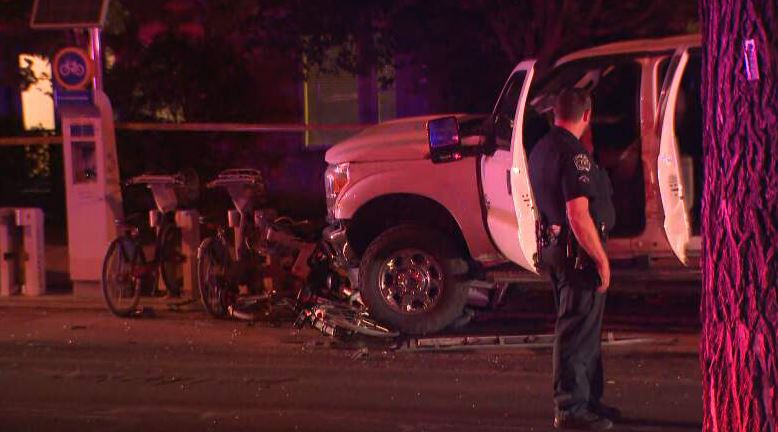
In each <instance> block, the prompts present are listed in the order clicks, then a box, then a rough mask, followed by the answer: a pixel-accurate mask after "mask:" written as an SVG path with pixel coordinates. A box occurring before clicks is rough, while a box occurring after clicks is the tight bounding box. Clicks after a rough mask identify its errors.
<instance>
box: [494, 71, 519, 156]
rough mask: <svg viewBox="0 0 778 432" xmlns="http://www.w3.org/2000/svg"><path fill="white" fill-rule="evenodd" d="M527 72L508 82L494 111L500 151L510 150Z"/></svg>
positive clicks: (496, 135)
mask: <svg viewBox="0 0 778 432" xmlns="http://www.w3.org/2000/svg"><path fill="white" fill-rule="evenodd" d="M526 76H527V73H526V72H525V71H520V72H516V73H515V74H513V76H511V78H510V79H509V80H508V83H507V84H506V85H505V90H504V91H503V93H502V95H500V99H499V101H498V102H497V106H496V107H495V109H494V118H493V119H492V121H493V122H494V129H493V131H494V132H493V133H494V141H495V145H496V147H497V148H498V149H501V150H510V149H511V137H512V136H513V120H514V118H515V117H516V108H517V105H518V103H519V97H520V96H521V89H522V87H523V86H524V79H525V77H526Z"/></svg>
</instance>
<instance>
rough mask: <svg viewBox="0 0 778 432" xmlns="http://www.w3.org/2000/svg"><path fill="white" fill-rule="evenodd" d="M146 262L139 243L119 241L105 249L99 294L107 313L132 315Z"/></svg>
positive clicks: (137, 299) (136, 304)
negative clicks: (108, 311) (100, 293)
mask: <svg viewBox="0 0 778 432" xmlns="http://www.w3.org/2000/svg"><path fill="white" fill-rule="evenodd" d="M145 266H146V259H145V257H144V256H143V250H142V248H141V247H140V245H139V244H138V243H136V242H135V241H134V240H132V239H129V238H127V237H118V238H116V239H114V240H113V241H112V242H111V244H110V245H109V246H108V251H107V252H106V253H105V258H104V259H103V273H102V290H103V298H104V299H105V304H106V306H108V309H109V310H110V311H111V312H112V313H113V314H114V315H116V316H119V317H127V316H129V315H130V314H132V313H133V312H135V310H136V308H137V306H138V301H139V300H140V291H141V285H142V281H143V273H144V267H145Z"/></svg>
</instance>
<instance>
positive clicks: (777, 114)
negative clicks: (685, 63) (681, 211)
mask: <svg viewBox="0 0 778 432" xmlns="http://www.w3.org/2000/svg"><path fill="white" fill-rule="evenodd" d="M700 18H701V19H700V21H701V24H702V33H703V35H702V37H703V70H702V77H703V78H702V103H703V113H704V114H703V115H704V122H703V130H704V132H703V143H704V152H705V174H706V180H705V187H704V192H703V193H704V195H703V205H702V216H703V221H702V230H703V256H702V271H703V292H702V304H701V307H700V309H701V318H702V323H703V329H702V340H701V346H700V351H701V366H702V375H703V398H704V400H703V406H704V422H703V426H704V430H706V431H743V432H751V431H759V432H762V431H776V430H778V429H777V428H778V419H777V417H778V383H777V381H778V340H777V337H776V335H777V334H778V299H777V298H776V291H777V290H778V288H777V287H778V260H776V253H778V83H776V74H778V54H777V53H778V2H776V1H775V0H702V1H701V5H700ZM749 39H753V40H754V42H755V43H756V50H757V54H758V63H759V73H760V77H759V79H758V80H748V79H747V76H746V71H745V62H744V49H743V48H744V43H745V41H746V40H749Z"/></svg>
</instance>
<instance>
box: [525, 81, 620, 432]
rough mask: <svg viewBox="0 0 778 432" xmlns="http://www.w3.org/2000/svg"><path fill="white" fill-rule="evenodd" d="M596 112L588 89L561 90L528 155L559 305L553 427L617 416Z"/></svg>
mask: <svg viewBox="0 0 778 432" xmlns="http://www.w3.org/2000/svg"><path fill="white" fill-rule="evenodd" d="M590 118H591V98H590V96H589V94H588V93H587V92H586V91H584V90H581V89H567V90H564V91H562V92H561V93H560V94H559V95H558V97H557V101H556V104H555V105H554V126H553V127H552V128H551V130H550V131H549V132H548V134H546V135H545V136H544V137H543V138H541V139H540V141H538V143H537V144H536V145H535V147H534V149H533V150H532V153H531V155H530V159H529V174H530V181H531V183H532V189H533V190H534V192H535V199H536V202H537V206H538V208H539V210H540V216H541V225H540V230H539V233H538V238H539V243H540V244H539V247H540V249H539V250H540V251H541V261H542V265H543V267H544V269H545V270H546V271H547V273H548V275H549V277H550V279H551V284H552V285H553V290H554V302H555V304H556V310H557V318H556V329H555V341H554V373H553V374H554V404H555V410H554V411H555V415H554V427H556V428H561V429H584V430H605V429H610V428H611V427H613V420H614V419H615V418H617V417H618V416H619V412H618V410H617V409H615V408H612V407H608V406H606V405H604V404H602V402H601V401H600V399H601V398H602V395H603V373H602V360H601V357H600V343H601V330H602V314H603V310H604V307H605V293H606V292H607V290H608V286H609V285H610V278H611V272H610V264H609V263H608V256H607V255H606V254H605V249H604V247H603V246H604V244H605V237H606V235H607V232H608V231H609V230H610V229H611V228H612V227H613V225H614V223H615V212H614V209H613V203H612V202H611V195H612V189H611V184H610V180H609V179H608V176H607V173H606V172H605V171H604V170H603V169H601V168H599V167H598V166H597V164H596V163H594V161H593V160H592V155H591V154H590V152H589V151H587V149H586V148H585V147H584V145H583V144H582V143H581V141H580V140H579V138H580V137H581V135H582V134H583V133H584V131H585V130H586V128H587V127H588V126H589V121H590Z"/></svg>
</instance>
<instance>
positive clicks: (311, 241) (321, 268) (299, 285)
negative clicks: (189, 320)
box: [197, 169, 397, 337]
mask: <svg viewBox="0 0 778 432" xmlns="http://www.w3.org/2000/svg"><path fill="white" fill-rule="evenodd" d="M207 187H208V188H224V189H226V190H227V192H228V193H229V195H230V198H231V199H232V202H233V204H234V206H235V209H233V210H230V211H229V212H228V216H227V222H228V223H227V226H228V227H229V228H231V232H232V233H233V236H232V237H230V235H229V231H228V230H227V229H225V228H224V227H215V228H216V230H217V234H216V236H214V237H210V238H207V239H205V240H203V242H202V243H201V245H200V248H199V249H198V253H197V269H198V282H199V286H200V298H201V299H202V301H203V306H204V307H205V309H206V311H208V313H209V314H210V315H212V316H213V317H216V318H227V317H232V318H236V319H242V320H247V321H254V320H257V319H258V318H259V314H257V313H255V310H256V308H257V307H258V306H259V307H265V308H266V309H267V310H269V309H273V308H283V309H286V310H288V311H290V312H292V313H293V314H295V316H296V317H297V318H296V321H295V325H297V326H302V325H304V324H306V323H307V324H310V325H311V326H312V327H314V328H317V329H319V330H321V331H322V332H324V333H326V334H330V335H336V334H338V335H346V334H354V333H361V334H365V335H369V336H381V337H394V336H396V335H397V333H394V332H392V331H390V330H389V329H388V328H385V327H382V326H381V325H380V324H378V323H376V322H374V321H372V320H371V319H370V318H369V317H368V316H367V313H366V312H365V308H364V305H359V301H358V299H359V297H358V294H357V295H350V294H349V293H347V291H344V290H343V289H342V287H341V286H340V284H339V281H341V280H343V279H344V278H342V277H338V276H337V275H335V274H334V273H333V270H332V266H331V262H332V259H333V255H332V254H333V252H332V251H331V250H329V249H328V248H327V247H326V245H325V244H324V243H322V242H320V241H317V240H316V237H317V236H318V232H319V231H318V230H316V229H315V227H313V226H312V224H311V223H310V222H308V221H305V220H303V221H296V220H293V219H291V218H288V217H279V216H277V214H276V211H275V210H274V209H271V208H259V205H260V204H262V203H264V202H265V200H266V196H265V195H266V194H265V186H264V181H263V179H262V174H261V173H260V172H259V171H257V170H250V169H231V170H225V171H222V172H221V173H219V175H218V176H217V177H216V179H214V180H213V181H211V182H210V183H208V185H207ZM325 296H326V297H325ZM344 300H349V301H344ZM336 329H337V330H336Z"/></svg>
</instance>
